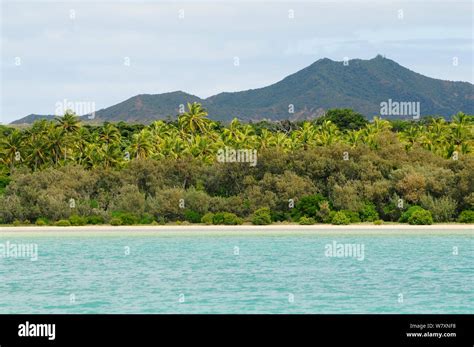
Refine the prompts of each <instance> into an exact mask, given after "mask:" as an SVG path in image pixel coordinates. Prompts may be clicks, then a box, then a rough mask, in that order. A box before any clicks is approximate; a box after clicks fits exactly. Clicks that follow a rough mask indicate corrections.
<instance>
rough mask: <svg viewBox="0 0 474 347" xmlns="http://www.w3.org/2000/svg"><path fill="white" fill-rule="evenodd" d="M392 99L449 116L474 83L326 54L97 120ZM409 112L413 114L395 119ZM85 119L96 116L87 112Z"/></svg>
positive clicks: (137, 99) (271, 115) (267, 112)
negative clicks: (263, 77) (214, 90)
mask: <svg viewBox="0 0 474 347" xmlns="http://www.w3.org/2000/svg"><path fill="white" fill-rule="evenodd" d="M389 99H390V100H394V101H399V102H419V103H420V105H421V115H440V116H443V117H446V118H448V117H450V116H452V115H453V114H455V113H457V112H459V111H462V112H465V113H471V114H472V113H474V112H473V110H474V85H473V84H471V83H469V82H462V81H445V80H440V79H435V78H431V77H427V76H424V75H422V74H419V73H417V72H415V71H412V70H410V69H408V68H406V67H403V66H401V65H399V64H398V63H397V62H395V61H393V60H391V59H388V58H385V57H382V56H380V55H377V56H376V57H375V58H372V59H368V60H364V59H352V60H349V61H348V64H347V65H346V64H344V62H343V61H334V60H331V59H329V58H321V59H318V60H317V61H315V62H314V63H312V64H311V65H309V66H307V67H305V68H303V69H301V70H299V71H297V72H295V73H293V74H290V75H288V76H286V77H284V78H283V79H281V80H279V81H278V82H276V83H273V84H271V85H268V86H264V87H260V88H255V89H248V90H243V91H237V92H221V93H218V94H216V95H212V96H210V97H208V98H205V99H202V98H200V97H199V96H196V95H193V94H189V93H186V92H184V91H182V90H178V91H173V92H167V93H161V94H138V95H135V96H133V97H130V98H128V99H126V100H124V101H122V102H120V103H118V104H115V105H112V106H110V107H107V108H103V109H100V110H98V111H96V112H95V118H94V120H93V121H94V122H105V121H111V122H117V121H127V122H140V123H150V122H152V121H154V120H158V119H167V118H170V117H172V118H174V117H176V115H178V114H179V112H180V111H182V105H184V106H186V103H188V102H191V103H192V102H199V103H201V104H202V105H203V106H204V107H205V108H206V109H207V110H208V112H209V117H210V118H211V119H214V120H220V121H229V120H231V119H233V118H239V119H241V120H243V121H258V120H262V119H269V120H282V119H290V120H304V119H312V118H315V117H318V116H320V115H322V114H323V113H324V112H325V111H326V110H328V109H331V108H351V109H353V110H355V111H357V112H360V113H362V114H364V115H365V116H366V117H368V118H371V117H373V116H375V115H378V114H379V113H380V107H381V103H382V102H386V101H388V100H389ZM180 105H181V106H180ZM180 108H181V110H180ZM292 111H293V112H292ZM33 116H34V117H33ZM403 116H406V117H409V116H411V115H402V117H394V118H403ZM38 117H41V116H39V115H28V116H26V117H24V118H21V119H19V120H16V121H14V122H12V123H11V124H21V123H29V122H31V119H38ZM82 118H83V119H84V120H85V121H90V120H89V118H88V117H87V115H84V116H83V117H82Z"/></svg>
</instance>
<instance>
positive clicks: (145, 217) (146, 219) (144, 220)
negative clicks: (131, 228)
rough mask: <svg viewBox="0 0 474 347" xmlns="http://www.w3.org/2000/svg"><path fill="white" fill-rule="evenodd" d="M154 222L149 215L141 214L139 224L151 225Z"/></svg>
mask: <svg viewBox="0 0 474 347" xmlns="http://www.w3.org/2000/svg"><path fill="white" fill-rule="evenodd" d="M154 221H155V219H154V218H153V216H152V215H151V214H149V213H144V214H142V216H141V218H140V224H151V223H153V222H154Z"/></svg>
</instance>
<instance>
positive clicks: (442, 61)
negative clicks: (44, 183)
mask: <svg viewBox="0 0 474 347" xmlns="http://www.w3.org/2000/svg"><path fill="white" fill-rule="evenodd" d="M0 1H1V76H0V80H1V91H0V94H1V100H0V106H1V108H0V121H2V122H3V123H8V122H11V121H13V120H15V119H18V118H21V117H23V116H26V115H28V114H30V113H36V114H53V113H54V112H55V108H56V104H57V102H59V101H62V100H64V99H66V100H68V101H73V102H94V103H95V105H96V108H97V109H100V108H104V107H108V106H111V105H113V104H116V103H118V102H121V101H123V100H125V99H128V98H129V97H132V96H134V95H137V94H143V93H146V94H156V93H163V92H169V91H175V90H183V91H186V92H188V93H191V94H195V95H197V96H200V97H207V96H210V95H213V94H216V93H219V92H222V91H238V90H245V89H251V88H258V87H262V86H265V85H268V84H271V83H274V82H277V81H279V80H281V79H282V78H284V77H285V76H287V75H289V74H291V73H294V72H296V71H298V70H300V69H302V68H304V67H306V66H308V65H310V64H311V63H313V62H314V61H316V60H318V59H320V58H324V57H328V58H331V59H333V60H338V61H342V60H343V59H344V57H348V58H350V59H352V58H362V59H370V58H373V57H374V56H375V55H377V54H379V53H380V54H383V55H385V57H386V58H390V59H393V60H395V61H396V62H398V63H399V64H401V65H403V66H406V67H408V68H410V69H412V70H414V71H416V72H419V73H421V74H424V75H427V76H430V77H434V78H440V79H446V80H456V81H469V82H471V83H472V82H473V80H474V77H473V37H472V32H473V20H472V15H473V5H472V2H471V1H456V0H425V1H417V0H414V1H386V0H378V1H376V0H372V1H359V0H351V1H347V0H345V1H305V2H297V3H295V2H294V1H291V2H290V1H232V2H231V1H224V0H221V1H202V0H201V1H198V0H196V1H186V2H179V1H124V0H121V1H116V0H114V1H112V0H105V1H104V0H103V1H100V2H98V3H96V2H92V1H81V2H79V1H52V0H50V1H43V2H41V1H28V0H26V1H13V0H0ZM455 61H457V64H455V63H454V62H455Z"/></svg>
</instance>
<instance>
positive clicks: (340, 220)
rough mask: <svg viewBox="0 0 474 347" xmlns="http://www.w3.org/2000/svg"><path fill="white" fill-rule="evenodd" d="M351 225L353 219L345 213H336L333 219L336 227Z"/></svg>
mask: <svg viewBox="0 0 474 347" xmlns="http://www.w3.org/2000/svg"><path fill="white" fill-rule="evenodd" d="M350 223H351V219H350V218H349V217H348V216H347V215H346V214H345V213H344V212H343V211H338V212H336V213H335V214H334V217H333V218H332V224H335V225H348V224H350Z"/></svg>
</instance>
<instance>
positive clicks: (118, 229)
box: [0, 224, 474, 237]
mask: <svg viewBox="0 0 474 347" xmlns="http://www.w3.org/2000/svg"><path fill="white" fill-rule="evenodd" d="M12 234H21V235H22V236H27V235H31V236H42V235H43V236H53V235H62V236H81V235H84V236H85V235H88V236H93V235H98V236H101V235H102V236H103V235H138V236H142V235H163V236H166V235H171V236H172V235H183V236H191V235H195V236H204V235H215V236H227V235H229V236H230V235H312V234H316V235H334V234H338V235H423V234H429V235H473V236H474V225H473V224H436V225H407V224H387V225H373V224H353V225H327V224H316V225H297V224H273V225H132V226H110V225H87V226H69V227H58V226H42V227H38V226H17V227H13V226H12V227H10V226H8V227H4V226H2V227H0V237H1V236H12Z"/></svg>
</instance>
